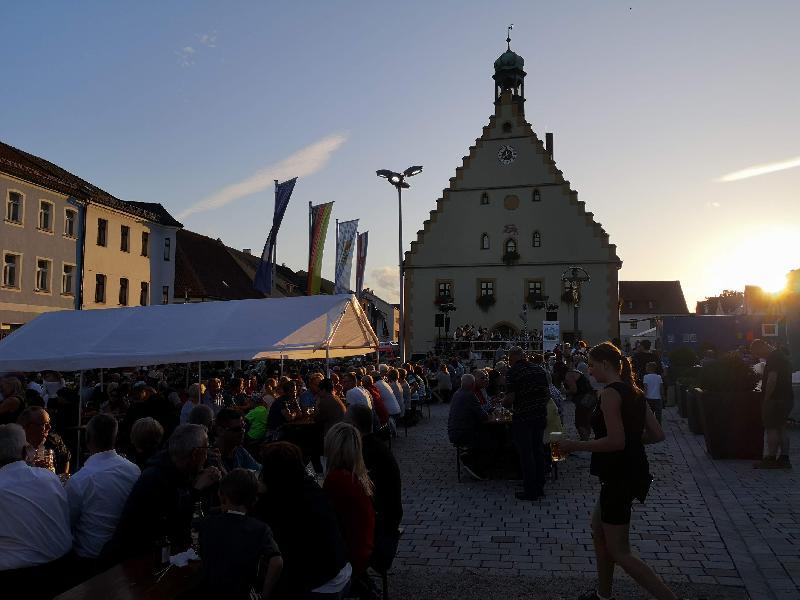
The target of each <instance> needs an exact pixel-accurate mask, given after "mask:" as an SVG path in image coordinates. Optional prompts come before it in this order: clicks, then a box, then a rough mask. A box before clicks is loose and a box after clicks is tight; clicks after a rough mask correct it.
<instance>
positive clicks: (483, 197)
mask: <svg viewBox="0 0 800 600" xmlns="http://www.w3.org/2000/svg"><path fill="white" fill-rule="evenodd" d="M481 204H484V205H485V204H489V194H487V193H486V192H483V194H481Z"/></svg>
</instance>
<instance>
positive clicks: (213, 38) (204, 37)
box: [197, 31, 217, 48]
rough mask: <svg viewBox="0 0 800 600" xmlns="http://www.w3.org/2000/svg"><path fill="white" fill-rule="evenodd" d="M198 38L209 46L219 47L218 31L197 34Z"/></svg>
mask: <svg viewBox="0 0 800 600" xmlns="http://www.w3.org/2000/svg"><path fill="white" fill-rule="evenodd" d="M197 39H198V40H200V43H201V44H203V46H206V47H207V48H216V47H217V32H216V31H212V32H211V33H201V34H200V35H198V36H197Z"/></svg>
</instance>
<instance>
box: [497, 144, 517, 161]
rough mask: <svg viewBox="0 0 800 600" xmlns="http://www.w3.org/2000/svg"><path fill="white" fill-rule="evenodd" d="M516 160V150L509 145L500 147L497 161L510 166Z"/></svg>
mask: <svg viewBox="0 0 800 600" xmlns="http://www.w3.org/2000/svg"><path fill="white" fill-rule="evenodd" d="M515 158H517V151H516V150H515V149H514V148H512V147H511V146H508V145H505V146H500V150H499V151H498V152H497V160H498V161H500V164H501V165H510V164H511V163H512V162H514V159H515Z"/></svg>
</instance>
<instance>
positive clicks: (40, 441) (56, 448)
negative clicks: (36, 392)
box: [17, 406, 72, 475]
mask: <svg viewBox="0 0 800 600" xmlns="http://www.w3.org/2000/svg"><path fill="white" fill-rule="evenodd" d="M17 423H19V425H21V426H22V428H23V429H24V430H25V437H26V438H27V440H28V445H29V446H30V448H31V450H32V453H31V456H30V459H29V460H28V463H29V464H32V465H34V466H37V467H42V468H45V469H50V470H51V471H53V472H54V473H56V474H57V475H65V474H68V473H69V460H70V458H72V454H71V453H70V451H69V449H68V448H67V446H66V444H64V440H62V439H61V436H59V435H58V434H57V433H55V432H53V431H51V430H50V414H49V413H48V412H47V409H45V408H42V407H41V406H30V407H28V408H26V409H25V410H23V411H22V414H20V416H19V419H18V420H17Z"/></svg>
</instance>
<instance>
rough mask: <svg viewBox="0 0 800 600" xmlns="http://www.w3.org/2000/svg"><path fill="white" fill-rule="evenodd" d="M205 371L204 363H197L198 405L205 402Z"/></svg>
mask: <svg viewBox="0 0 800 600" xmlns="http://www.w3.org/2000/svg"><path fill="white" fill-rule="evenodd" d="M202 370H203V362H202V361H197V402H198V404H199V403H200V402H202V401H203V378H202V377H201V373H202Z"/></svg>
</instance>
